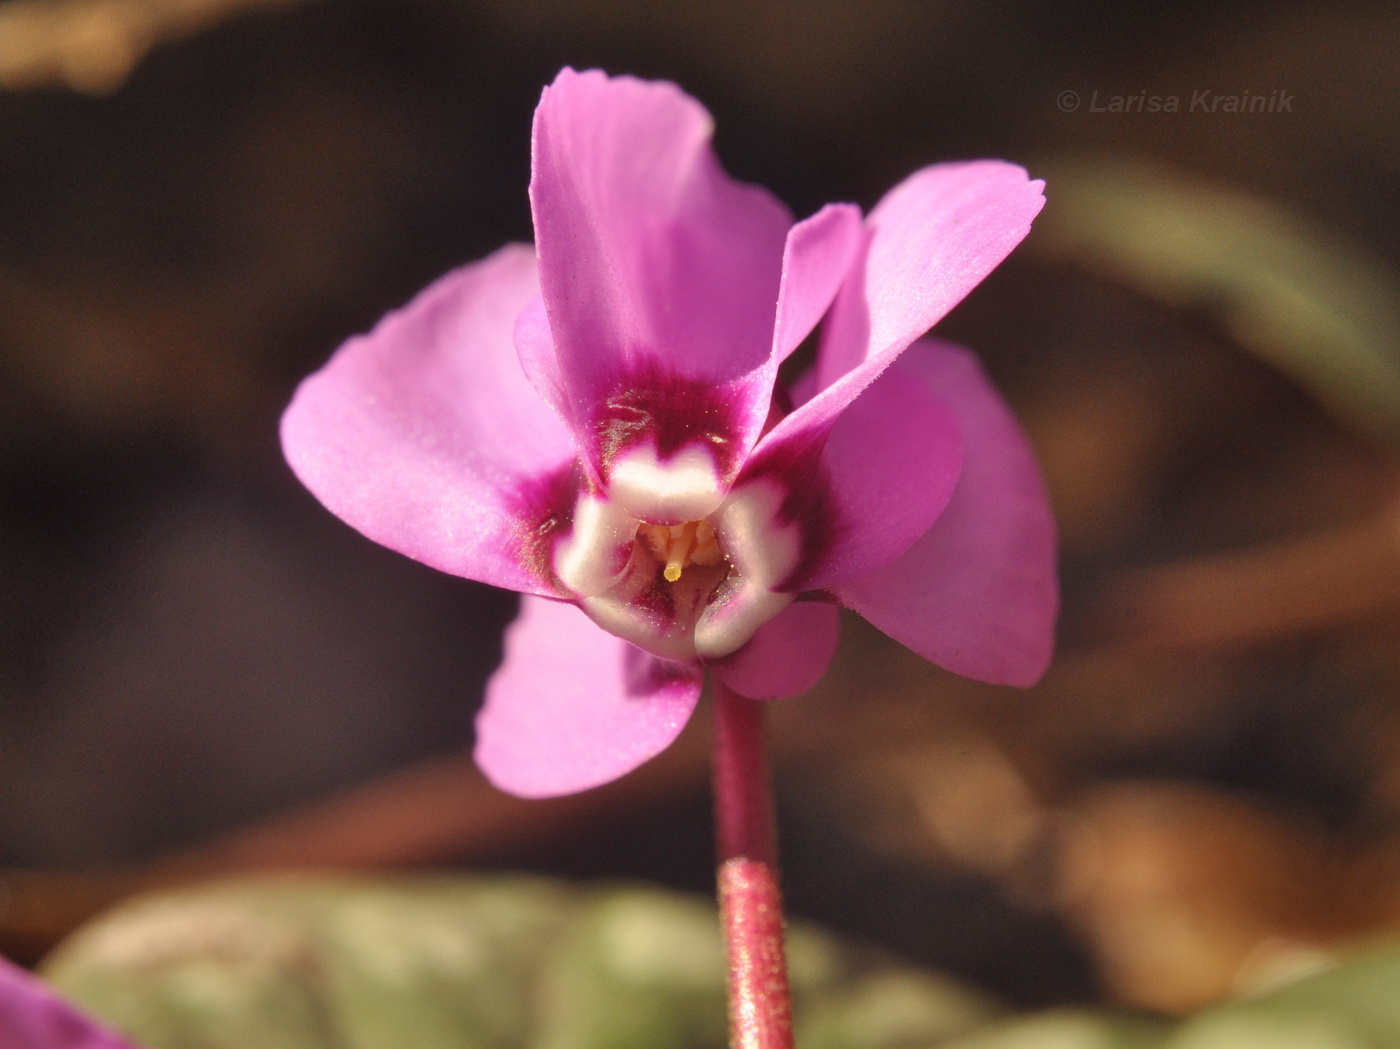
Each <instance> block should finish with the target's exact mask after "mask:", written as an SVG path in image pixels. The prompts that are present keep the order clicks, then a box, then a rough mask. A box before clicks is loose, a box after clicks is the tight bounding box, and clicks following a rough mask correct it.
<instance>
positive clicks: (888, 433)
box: [739, 361, 963, 591]
mask: <svg viewBox="0 0 1400 1049" xmlns="http://www.w3.org/2000/svg"><path fill="white" fill-rule="evenodd" d="M799 385H800V384H799ZM801 411H802V409H801V408H799V409H798V412H801ZM962 456H963V449H962V436H961V434H960V432H959V426H958V419H957V415H956V413H955V412H954V411H953V410H952V409H951V408H950V407H949V406H948V405H946V404H945V403H944V401H943V399H942V398H940V397H939V396H938V395H937V394H936V393H935V392H934V390H933V388H932V387H931V386H930V385H929V383H928V382H927V381H925V380H924V378H923V376H922V375H921V374H920V373H919V372H918V371H917V370H915V369H912V368H905V367H904V366H903V365H902V364H901V363H900V361H895V363H894V364H893V365H891V366H890V368H889V369H888V370H887V371H886V372H885V373H884V374H883V375H881V376H880V377H879V378H878V379H876V380H875V382H874V383H872V384H871V385H870V386H868V387H866V389H865V390H863V391H862V392H861V394H860V396H858V397H857V398H856V399H855V400H854V401H852V402H851V404H849V405H848V406H847V407H846V410H845V411H843V412H842V413H841V414H840V415H838V416H836V417H835V419H833V420H832V421H831V422H830V424H829V432H828V433H827V435H826V436H825V438H824V439H819V437H818V435H816V434H814V433H812V432H811V431H803V430H797V431H796V432H794V433H784V432H783V427H782V424H779V426H778V427H777V428H775V429H774V430H773V432H772V433H770V434H769V435H768V436H767V437H765V438H764V439H763V441H762V442H760V444H759V448H758V449H757V451H756V452H755V454H754V457H753V460H752V462H751V463H750V464H749V465H748V466H747V467H745V470H744V473H743V474H741V475H740V480H739V483H740V485H742V484H743V483H744V482H745V481H747V480H748V479H749V478H750V477H755V476H763V475H771V476H775V477H776V478H777V479H778V480H779V483H780V484H782V485H783V486H784V487H786V488H787V489H788V490H789V491H790V493H791V494H790V496H789V497H788V498H789V501H788V503H786V504H785V505H784V511H785V513H786V514H787V515H788V516H791V517H793V518H794V519H795V520H798V521H802V522H815V523H817V524H819V525H820V526H821V531H818V532H815V533H814V534H810V535H807V536H804V540H805V542H806V543H808V544H809V550H808V553H807V555H806V556H805V557H804V560H803V562H802V564H801V566H800V567H799V569H798V572H797V574H795V575H794V576H793V577H792V578H790V579H788V580H787V581H785V582H784V584H783V589H784V590H789V591H803V590H817V589H825V588H827V587H830V586H832V585H834V584H837V583H840V582H841V581H843V580H847V579H852V578H856V577H859V576H862V575H864V574H865V573H867V572H871V571H874V570H875V569H876V568H879V567H881V566H883V565H886V564H888V563H889V562H891V561H893V560H894V559H895V558H897V557H899V556H900V555H901V554H903V553H904V552H905V551H906V550H908V549H909V548H910V547H911V546H912V545H913V544H914V542H915V541H916V540H917V539H918V538H919V537H920V536H921V535H923V534H924V533H925V532H927V531H928V529H929V526H930V525H931V524H933V522H934V520H935V519H936V518H937V517H938V515H939V514H940V513H942V512H943V508H944V507H945V506H946V505H947V503H948V499H949V498H950V497H951V495H952V493H953V490H954V486H955V485H956V484H957V481H958V476H959V473H960V471H961V469H962Z"/></svg>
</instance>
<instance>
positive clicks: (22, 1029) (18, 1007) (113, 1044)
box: [0, 957, 140, 1049]
mask: <svg viewBox="0 0 1400 1049" xmlns="http://www.w3.org/2000/svg"><path fill="white" fill-rule="evenodd" d="M0 1046H3V1047H4V1049H140V1047H139V1046H137V1044H136V1043H135V1042H131V1041H128V1040H127V1039H125V1038H123V1037H121V1036H120V1035H118V1034H116V1033H115V1032H113V1031H110V1030H108V1029H107V1028H105V1027H103V1026H102V1025H101V1024H99V1023H98V1022H97V1021H96V1020H93V1019H90V1018H89V1017H88V1016H86V1015H85V1014H83V1013H82V1012H81V1011H79V1010H78V1009H77V1008H75V1007H74V1006H72V1005H69V1004H68V1003H67V1002H66V1001H64V1000H63V999H62V998H61V997H59V995H58V993H57V992H56V991H55V990H54V989H53V988H52V987H50V986H49V985H48V984H46V983H44V982H43V981H42V980H40V979H39V978H38V977H36V976H34V975H32V974H31V973H29V972H26V971H25V970H24V969H21V968H20V967H19V966H17V965H15V964H14V963H13V962H10V961H9V960H8V959H6V958H3V957H0Z"/></svg>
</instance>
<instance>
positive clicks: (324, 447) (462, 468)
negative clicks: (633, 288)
mask: <svg viewBox="0 0 1400 1049" xmlns="http://www.w3.org/2000/svg"><path fill="white" fill-rule="evenodd" d="M537 294H538V284H537V282H536V276H535V262H534V256H533V253H532V252H531V251H530V249H529V248H528V247H525V246H521V245H513V246H510V247H506V248H502V249H501V250H500V251H498V252H496V253H495V254H494V255H491V256H490V257H489V258H487V259H484V260H483V261H481V262H478V263H474V264H472V265H470V266H464V267H462V268H461V269H458V270H454V271H453V272H451V273H449V274H447V276H445V277H443V278H442V279H440V280H438V281H437V282H436V283H434V284H433V285H431V286H430V287H429V288H428V289H427V290H425V291H424V292H422V293H421V294H420V295H419V296H418V297H417V298H415V299H414V300H413V301H412V302H411V303H409V304H408V305H407V306H405V307H404V308H403V309H401V310H397V311H395V312H393V313H390V314H388V315H387V316H386V317H385V318H384V319H383V320H381V321H380V322H379V324H378V325H377V326H376V327H375V329H374V330H373V331H372V332H370V333H369V334H368V335H364V336H360V337H358V338H354V339H351V340H350V341H349V342H347V343H346V344H345V345H344V346H342V347H341V348H340V350H338V351H337V352H336V354H335V355H334V356H333V357H332V358H331V359H330V361H329V362H328V363H327V364H326V366H325V367H324V368H322V369H321V370H320V371H318V372H316V373H315V374H314V375H312V376H310V377H309V378H307V379H306V380H305V381H304V382H303V383H302V384H301V386H300V387H299V388H298V390H297V392H296V396H295V397H294V398H293V400H292V403H291V405H290V406H289V407H288V408H287V411H286V413H285V415H284V416H283V418H282V447H283V450H284V452H285V454H286V457H287V462H288V463H289V464H290V465H291V467H292V469H293V471H294V472H295V473H296V475H297V476H298V477H299V478H300V479H301V481H302V483H303V484H305V485H306V487H307V488H309V489H310V490H311V491H312V493H313V494H314V495H315V496H316V497H317V498H318V499H320V500H321V502H322V503H324V504H325V506H326V507H327V508H328V509H329V510H331V512H333V513H334V514H336V516H338V517H340V518H341V519H342V520H344V521H345V522H346V523H348V524H350V525H351V526H353V527H354V528H356V529H358V530H359V531H360V532H362V533H363V534H365V535H366V536H368V537H369V538H371V539H373V540H374V541H375V542H378V543H381V544H383V545H384V546H387V547H389V548H390V549H392V550H397V551H399V552H400V553H403V554H407V555H408V556H409V557H412V558H415V559H416V560H419V561H422V562H423V563H425V564H428V565H432V566H433V567H434V568H438V569H441V570H442V571H445V572H451V573H452V574H454V575H459V576H465V577H466V578H468V579H476V580H480V581H481V582H483V583H491V584H493V585H495V586H501V587H506V588H509V589H512V590H521V591H525V592H529V593H541V594H552V593H556V592H557V590H556V589H555V585H554V584H553V583H552V582H551V576H550V574H549V571H548V568H547V566H546V565H542V564H540V563H539V562H538V558H536V557H533V556H532V554H533V549H532V544H533V542H534V535H535V532H536V530H537V529H538V528H539V526H540V525H541V523H542V522H543V521H544V520H546V519H547V518H548V517H549V516H550V514H551V513H552V512H554V511H556V510H559V509H561V507H559V506H557V505H556V504H557V503H559V502H560V501H561V500H562V501H564V502H566V503H567V507H571V506H572V497H571V494H570V493H569V492H563V491H560V490H559V489H560V483H559V482H560V478H561V477H564V476H565V475H566V474H567V473H568V471H569V469H570V464H571V463H572V462H573V461H574V460H575V459H576V457H577V452H576V451H575V446H574V444H573V440H572V438H571V437H570V435H569V432H568V430H567V428H566V427H565V426H564V425H563V423H562V422H561V421H560V420H559V418H558V417H557V416H556V415H555V413H554V412H553V411H551V410H550V408H549V406H548V405H547V404H546V403H545V402H544V401H543V400H542V399H541V398H540V396H539V395H538V394H537V393H536V392H535V390H534V388H533V387H532V386H531V385H530V383H529V382H528V381H527V380H526V378H525V375H524V373H523V372H522V370H521V367H520V361H519V358H518V357H517V354H516V350H515V324H516V317H517V315H518V314H519V313H520V311H521V310H522V308H523V307H524V306H525V304H526V303H528V302H529V301H530V300H531V299H532V298H533V297H535V296H536V295H537ZM565 487H567V485H566V486H565ZM567 507H564V508H565V509H566V508H567Z"/></svg>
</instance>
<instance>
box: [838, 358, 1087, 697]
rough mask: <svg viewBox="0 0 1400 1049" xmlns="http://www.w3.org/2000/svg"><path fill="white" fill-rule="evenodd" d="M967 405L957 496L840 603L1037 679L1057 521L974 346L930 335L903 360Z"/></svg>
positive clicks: (991, 671)
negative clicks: (922, 532) (908, 544)
mask: <svg viewBox="0 0 1400 1049" xmlns="http://www.w3.org/2000/svg"><path fill="white" fill-rule="evenodd" d="M900 366H901V367H902V368H908V369H911V370H914V369H917V371H918V372H919V373H921V374H922V376H923V377H924V378H925V379H926V381H928V382H929V383H930V384H931V385H932V386H933V388H934V389H936V390H937V391H938V392H939V393H940V394H941V396H942V398H943V400H944V401H945V402H946V403H947V404H948V405H949V406H950V407H952V409H953V410H954V411H955V412H956V413H957V415H958V420H959V422H960V423H961V426H962V434H963V468H962V476H961V477H960V478H959V480H958V484H957V487H956V488H955V489H954V490H953V496H952V499H951V500H949V502H948V506H947V508H946V509H945V510H944V511H943V513H942V515H941V516H940V517H939V518H938V520H937V521H935V522H934V523H933V527H931V528H930V529H929V530H928V532H927V533H925V535H924V536H923V537H922V538H921V539H920V540H919V541H918V542H916V543H915V544H914V545H913V546H912V547H911V548H910V549H909V551H908V552H907V553H905V554H904V555H903V556H901V557H899V558H897V559H896V560H895V561H893V562H891V563H890V564H888V565H886V566H885V567H883V568H880V569H877V570H876V571H874V572H871V573H869V574H867V575H865V576H863V577H861V578H859V579H854V580H849V581H847V582H845V583H843V584H841V585H839V586H836V587H833V588H832V589H833V592H834V593H835V595H836V597H837V598H838V600H840V601H841V603H842V604H844V605H845V606H846V607H848V608H851V609H854V610H855V611H856V612H859V613H860V614H861V615H862V616H864V617H865V618H866V619H868V620H870V622H871V623H873V624H875V626H877V627H879V628H880V629H881V630H883V631H884V632H885V633H886V634H889V635H890V637H892V638H894V639H895V640H896V641H899V642H901V643H902V644H904V645H907V646H908V647H909V648H911V649H913V650H914V651H915V652H917V653H919V655H921V656H923V657H924V658H925V659H929V660H932V661H933V662H934V663H937V664H938V665H939V666H941V667H944V668H945V669H947V670H951V671H953V672H954V673H956V674H961V675H963V676H964V677H970V678H976V679H978V680H980V681H990V682H993V683H995V684H1002V685H1030V684H1033V683H1034V682H1035V681H1036V680H1037V679H1038V678H1039V677H1040V675H1041V674H1042V673H1044V672H1045V668H1046V667H1047V666H1048V665H1049V662H1050V655H1051V651H1052V649H1053V647H1054V634H1055V616H1056V613H1057V611H1058V608H1059V589H1058V585H1057V583H1056V578H1055V522H1054V518H1053V517H1052V516H1051V512H1050V501H1049V498H1048V497H1047V495H1046V492H1045V486H1044V483H1043V481H1042V480H1041V476H1040V469H1039V467H1038V466H1037V464H1036V461H1035V453H1034V452H1033V451H1032V450H1031V447H1030V444H1029V442H1028V441H1027V440H1026V437H1025V434H1024V433H1022V432H1021V428H1020V426H1019V425H1018V424H1017V422H1016V420H1015V418H1014V417H1013V416H1012V414H1011V411H1010V409H1009V408H1007V406H1006V404H1005V402H1003V401H1002V399H1001V397H1000V396H999V395H998V394H997V392H996V390H995V389H993V387H992V385H991V383H990V382H988V381H987V377H986V376H985V375H984V374H983V372H982V369H981V367H980V366H979V365H978V363H977V361H976V359H975V358H973V356H972V355H971V354H969V353H968V352H967V351H966V350H962V349H959V348H957V347H954V346H949V345H947V344H944V343H938V342H934V341H933V340H931V339H926V340H922V341H921V342H919V343H918V344H916V345H915V346H914V347H913V348H912V349H911V350H910V351H909V352H908V353H906V354H905V355H904V356H903V357H902V358H900Z"/></svg>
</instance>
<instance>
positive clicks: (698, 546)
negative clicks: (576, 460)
mask: <svg viewBox="0 0 1400 1049" xmlns="http://www.w3.org/2000/svg"><path fill="white" fill-rule="evenodd" d="M623 465H624V466H626V467H628V469H626V470H622V471H618V470H616V469H615V470H614V474H616V473H618V472H621V473H622V474H623V482H620V483H619V482H617V481H616V477H615V476H614V477H613V478H610V483H609V488H608V491H607V492H606V493H604V492H589V491H584V492H580V493H579V497H578V502H577V503H576V504H575V506H574V519H573V527H572V529H571V530H570V531H569V533H567V534H566V535H564V536H563V537H562V538H561V539H560V540H559V541H558V543H557V545H556V546H555V548H554V571H555V574H556V575H557V576H558V577H559V580H560V582H561V583H563V584H564V586H565V587H567V588H568V590H569V591H570V592H571V593H572V594H573V595H574V599H575V600H576V601H577V602H578V605H579V607H580V608H582V609H583V610H584V611H585V612H586V613H588V615H589V616H590V617H591V618H592V619H593V621H594V622H595V623H597V624H598V625H599V626H601V627H602V628H603V629H604V630H607V631H609V632H610V633H613V634H616V635H617V636H618V637H620V638H623V639H624V640H627V641H630V642H632V643H633V644H634V645H637V646H638V647H640V648H643V649H646V650H647V651H648V652H651V653H653V654H654V655H658V656H661V657H662V658H664V659H675V660H694V659H697V658H699V659H718V658H722V657H724V656H726V655H728V654H729V653H731V652H734V651H736V650H737V649H739V648H740V647H741V646H742V645H743V644H744V643H745V642H746V641H748V640H749V638H751V637H752V636H753V635H754V633H755V631H757V630H758V628H759V627H761V626H762V625H763V624H764V623H765V622H767V621H768V620H769V619H771V618H772V617H773V616H775V615H777V614H778V613H779V612H781V611H782V610H783V609H784V608H786V607H787V606H788V605H789V604H791V603H792V601H793V598H794V597H795V596H796V595H795V594H793V593H790V592H787V591H782V590H778V589H777V588H778V587H779V586H781V585H782V584H783V581H784V580H785V579H786V578H787V577H788V575H789V573H790V572H791V571H792V569H793V568H794V567H795V566H796V564H797V562H798V558H799V554H800V550H801V542H802V539H801V534H800V531H799V530H798V528H797V526H796V525H795V524H793V523H792V522H789V521H786V520H783V519H780V516H779V513H778V509H779V506H780V505H781V503H782V492H781V490H779V489H778V488H776V487H774V486H773V485H772V484H771V483H770V482H767V481H757V482H751V483H749V484H747V485H745V486H743V487H742V488H739V489H736V490H733V491H730V492H727V493H726V492H724V491H722V490H721V489H720V486H719V484H718V478H716V477H715V476H714V474H713V472H712V471H711V472H710V473H709V474H708V475H707V476H702V471H701V470H700V466H701V465H702V463H701V462H700V457H699V454H698V453H697V454H695V455H690V454H686V453H682V454H681V455H678V456H675V457H673V459H671V460H668V461H667V462H665V463H656V462H655V457H654V454H652V455H645V456H642V457H638V458H637V459H635V460H633V461H632V462H631V463H630V464H629V463H624V464H623ZM706 469H707V470H709V469H710V468H708V467H707V468H706ZM707 477H708V479H707ZM702 496H703V498H702Z"/></svg>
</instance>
